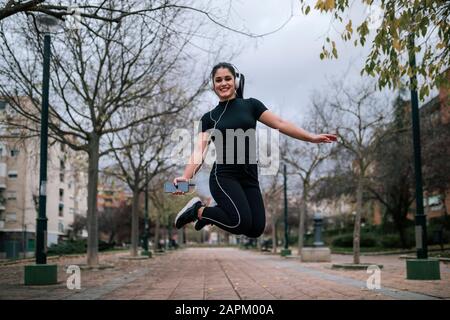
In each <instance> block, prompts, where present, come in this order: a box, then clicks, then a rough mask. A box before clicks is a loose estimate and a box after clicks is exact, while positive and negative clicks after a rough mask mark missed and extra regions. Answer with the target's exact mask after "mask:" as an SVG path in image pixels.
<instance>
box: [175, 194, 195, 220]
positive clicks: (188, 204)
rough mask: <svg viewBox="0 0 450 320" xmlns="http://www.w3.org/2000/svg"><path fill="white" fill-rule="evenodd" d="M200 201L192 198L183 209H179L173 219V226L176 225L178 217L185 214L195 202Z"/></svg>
mask: <svg viewBox="0 0 450 320" xmlns="http://www.w3.org/2000/svg"><path fill="white" fill-rule="evenodd" d="M198 201H201V200H200V198H199V197H195V198H192V199H191V200H190V201H189V202H188V203H187V204H186V205H185V206H184V207H183V209H181V210H180V211H179V212H178V214H177V216H176V217H175V226H176V225H177V221H178V219H179V218H180V216H181V215H182V214H183V212H185V211H186V210H187V209H188V208H190V207H192V206H193V205H194V204H195V203H196V202H198Z"/></svg>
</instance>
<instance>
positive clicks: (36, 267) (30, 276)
mask: <svg viewBox="0 0 450 320" xmlns="http://www.w3.org/2000/svg"><path fill="white" fill-rule="evenodd" d="M57 282H58V268H57V265H56V264H32V265H28V266H25V273H24V284H25V285H26V286H35V285H51V284H57Z"/></svg>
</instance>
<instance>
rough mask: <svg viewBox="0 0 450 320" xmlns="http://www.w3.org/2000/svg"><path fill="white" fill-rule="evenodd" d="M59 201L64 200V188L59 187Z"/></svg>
mask: <svg viewBox="0 0 450 320" xmlns="http://www.w3.org/2000/svg"><path fill="white" fill-rule="evenodd" d="M59 201H60V202H64V189H59Z"/></svg>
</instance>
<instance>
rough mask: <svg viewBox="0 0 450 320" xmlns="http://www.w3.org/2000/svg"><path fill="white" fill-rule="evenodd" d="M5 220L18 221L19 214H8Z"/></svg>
mask: <svg viewBox="0 0 450 320" xmlns="http://www.w3.org/2000/svg"><path fill="white" fill-rule="evenodd" d="M5 218H6V221H17V214H16V213H15V212H8V213H7V214H6V216H5Z"/></svg>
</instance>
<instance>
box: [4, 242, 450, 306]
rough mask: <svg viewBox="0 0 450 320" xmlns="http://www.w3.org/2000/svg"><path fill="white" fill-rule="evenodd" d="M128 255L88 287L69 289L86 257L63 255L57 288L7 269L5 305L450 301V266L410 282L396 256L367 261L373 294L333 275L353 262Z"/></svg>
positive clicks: (247, 254) (202, 253)
mask: <svg viewBox="0 0 450 320" xmlns="http://www.w3.org/2000/svg"><path fill="white" fill-rule="evenodd" d="M127 254H128V253H126V252H121V253H115V254H102V255H101V256H100V262H101V263H106V264H113V265H114V268H107V269H101V270H82V271H81V289H80V290H69V289H68V288H67V286H66V279H67V278H68V276H69V275H68V274H67V273H66V272H65V267H67V266H68V265H73V264H75V265H77V264H84V263H85V261H86V259H85V257H70V258H69V257H63V258H60V259H58V260H56V261H52V263H57V264H58V280H59V283H58V284H57V285H52V286H25V285H24V284H23V269H24V268H23V266H24V264H25V263H18V264H14V265H9V266H0V299H21V300H22V299H52V300H53V299H80V300H84V299H104V300H114V299H126V300H128V299H133V300H139V299H145V300H154V299H157V300H217V299H224V300H229V299H232V300H240V299H241V300H247V299H254V300H277V299H282V300H303V299H314V300H315V299H352V300H361V299H368V300H378V299H382V300H391V299H405V300H409V299H424V300H425V299H450V266H449V265H448V264H443V263H441V265H440V269H441V278H442V280H439V281H413V280H406V279H405V278H406V262H405V260H402V259H399V256H398V255H394V256H363V257H361V260H362V261H361V262H363V263H377V264H383V266H384V268H383V269H382V271H381V289H379V290H369V289H368V288H367V287H366V280H367V278H368V277H369V274H368V273H367V272H366V271H365V270H340V269H332V268H331V265H332V263H338V262H339V263H343V262H351V261H352V257H351V256H346V255H333V256H332V263H301V262H300V260H299V259H298V258H295V257H289V258H283V257H280V256H279V255H273V254H268V253H261V252H256V251H252V250H241V249H237V248H186V249H181V250H176V251H171V252H168V253H166V254H164V255H158V256H156V257H154V258H151V259H147V260H124V259H120V257H123V256H126V255H127Z"/></svg>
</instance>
